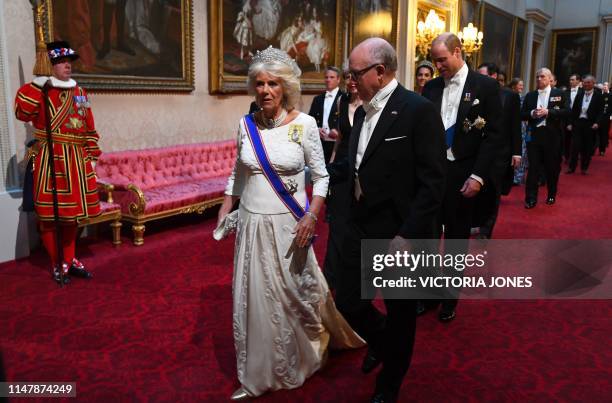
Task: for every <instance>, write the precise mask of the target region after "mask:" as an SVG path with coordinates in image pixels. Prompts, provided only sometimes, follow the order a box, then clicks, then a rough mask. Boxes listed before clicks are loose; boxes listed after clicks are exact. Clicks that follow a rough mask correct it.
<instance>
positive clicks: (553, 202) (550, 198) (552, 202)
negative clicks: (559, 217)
mask: <svg viewBox="0 0 612 403" xmlns="http://www.w3.org/2000/svg"><path fill="white" fill-rule="evenodd" d="M546 204H548V205H549V206H552V205H553V204H555V196H548V199H546Z"/></svg>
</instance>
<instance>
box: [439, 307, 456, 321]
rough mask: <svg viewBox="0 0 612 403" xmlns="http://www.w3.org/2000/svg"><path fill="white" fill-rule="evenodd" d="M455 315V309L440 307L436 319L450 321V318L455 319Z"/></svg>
mask: <svg viewBox="0 0 612 403" xmlns="http://www.w3.org/2000/svg"><path fill="white" fill-rule="evenodd" d="M455 316H457V315H456V314H455V310H454V309H452V310H446V309H442V310H441V311H440V313H439V314H438V319H439V320H440V322H450V321H451V320H453V319H455Z"/></svg>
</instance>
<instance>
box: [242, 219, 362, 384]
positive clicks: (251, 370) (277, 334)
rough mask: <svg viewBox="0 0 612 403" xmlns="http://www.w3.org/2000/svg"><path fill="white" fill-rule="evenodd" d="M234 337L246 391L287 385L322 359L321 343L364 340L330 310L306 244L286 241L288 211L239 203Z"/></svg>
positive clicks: (351, 344)
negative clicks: (260, 210)
mask: <svg viewBox="0 0 612 403" xmlns="http://www.w3.org/2000/svg"><path fill="white" fill-rule="evenodd" d="M240 221H241V222H240V224H239V226H238V233H237V237H236V253H235V264H234V267H235V272H234V282H233V292H234V317H233V326H234V341H235V345H236V354H237V369H238V379H239V381H240V383H241V384H242V387H243V388H244V389H245V390H246V391H247V392H248V393H249V394H250V395H252V396H257V395H260V394H262V393H264V392H266V391H272V390H277V389H293V388H296V387H299V386H301V385H302V384H303V383H304V381H305V380H306V379H307V378H308V377H310V376H311V375H312V374H313V373H314V372H315V371H317V370H318V369H319V368H321V366H322V365H323V363H324V360H325V357H326V351H327V347H328V346H329V347H331V348H338V349H340V348H356V347H361V346H363V345H364V342H363V340H362V339H361V338H360V337H359V336H358V335H357V334H356V333H355V332H354V331H353V330H352V329H351V327H350V326H349V325H348V323H347V322H346V321H345V320H344V318H343V317H342V316H341V315H340V313H339V312H338V311H337V310H336V307H335V304H334V301H333V299H332V297H331V293H330V292H329V289H328V287H327V283H326V281H325V279H324V277H323V275H322V273H321V270H320V269H319V265H318V264H317V260H316V257H315V254H314V251H313V249H312V246H311V247H309V248H296V247H294V246H292V245H293V244H292V242H293V234H292V233H291V230H292V228H293V227H294V226H295V219H294V218H293V216H292V215H291V214H275V215H268V214H254V213H249V212H248V211H247V210H245V209H244V208H241V209H240Z"/></svg>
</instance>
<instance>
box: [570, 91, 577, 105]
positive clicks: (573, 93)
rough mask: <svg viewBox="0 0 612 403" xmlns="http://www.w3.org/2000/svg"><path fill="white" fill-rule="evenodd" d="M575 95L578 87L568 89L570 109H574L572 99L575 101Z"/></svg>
mask: <svg viewBox="0 0 612 403" xmlns="http://www.w3.org/2000/svg"><path fill="white" fill-rule="evenodd" d="M576 94H578V86H576V87H574V88H572V89H570V108H573V107H574V99H576Z"/></svg>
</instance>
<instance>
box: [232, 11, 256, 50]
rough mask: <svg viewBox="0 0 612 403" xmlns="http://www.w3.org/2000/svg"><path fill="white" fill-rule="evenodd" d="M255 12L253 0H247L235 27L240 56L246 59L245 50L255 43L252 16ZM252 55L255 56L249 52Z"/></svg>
mask: <svg viewBox="0 0 612 403" xmlns="http://www.w3.org/2000/svg"><path fill="white" fill-rule="evenodd" d="M252 14H253V10H252V8H251V2H250V1H246V2H245V3H244V6H243V7H242V11H240V12H239V13H238V18H237V19H236V27H235V28H234V38H235V39H236V41H237V42H238V43H239V44H240V58H241V59H244V56H245V50H247V51H248V49H249V48H250V47H251V45H252V44H253V23H252V22H251V16H252ZM248 54H249V55H250V56H253V53H251V52H250V51H249V52H248Z"/></svg>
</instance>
